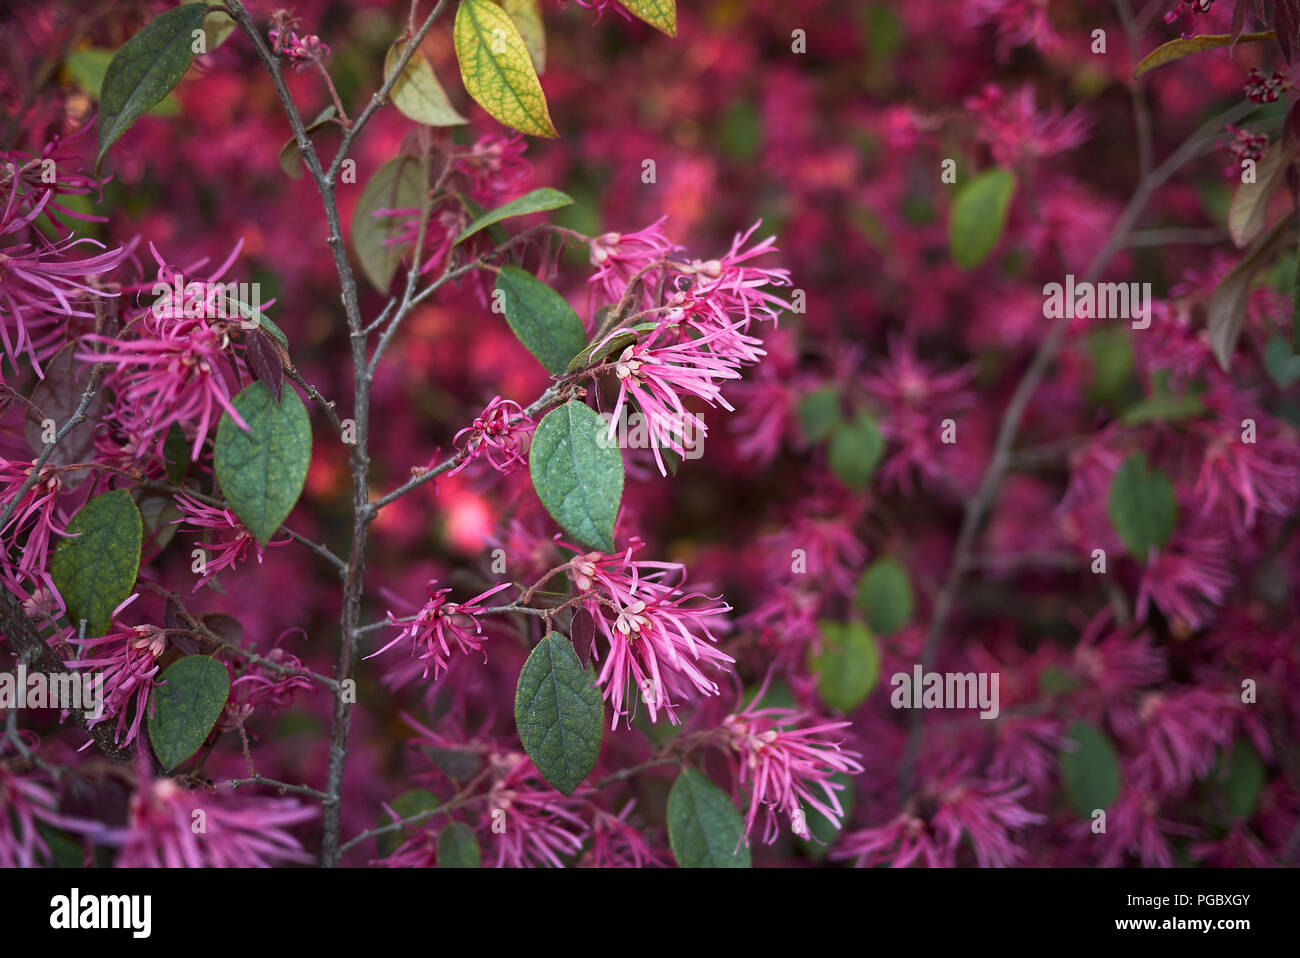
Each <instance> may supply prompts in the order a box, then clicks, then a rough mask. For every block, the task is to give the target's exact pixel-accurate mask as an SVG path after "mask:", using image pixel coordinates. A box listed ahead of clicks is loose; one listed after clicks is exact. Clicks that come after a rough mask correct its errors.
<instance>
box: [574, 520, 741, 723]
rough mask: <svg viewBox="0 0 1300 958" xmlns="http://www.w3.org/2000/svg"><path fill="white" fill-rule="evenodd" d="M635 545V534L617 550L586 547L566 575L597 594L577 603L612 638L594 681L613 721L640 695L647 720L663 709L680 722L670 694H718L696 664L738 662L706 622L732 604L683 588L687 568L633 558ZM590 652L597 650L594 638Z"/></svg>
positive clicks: (637, 545)
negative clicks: (622, 549)
mask: <svg viewBox="0 0 1300 958" xmlns="http://www.w3.org/2000/svg"><path fill="white" fill-rule="evenodd" d="M640 546H641V542H640V540H639V539H637V540H633V541H632V543H631V544H630V545H629V546H628V548H627V550H626V551H625V552H623V553H621V554H620V555H617V556H607V555H604V554H603V553H600V552H588V553H585V554H580V555H578V556H576V557H575V558H573V559H572V560H570V562H569V577H570V578H571V579H572V580H573V583H574V585H576V586H577V588H578V590H579V592H582V593H588V592H594V593H595V595H591V596H588V597H587V598H586V599H584V600H583V603H582V604H583V607H584V608H585V609H586V610H587V612H588V613H590V614H591V616H592V618H593V619H594V620H595V622H596V625H597V627H598V628H599V629H600V632H601V634H602V635H604V637H605V639H606V641H607V643H608V645H609V651H608V655H607V657H606V659H605V662H604V666H603V668H602V669H601V671H600V675H599V676H598V677H597V680H596V681H597V683H598V684H599V685H600V686H601V687H602V688H603V689H604V697H605V698H606V699H608V700H609V702H610V705H611V706H612V707H613V712H614V719H613V724H612V725H611V728H617V727H618V720H619V717H620V716H626V717H627V723H628V725H629V726H630V725H631V714H630V711H628V710H626V709H625V708H624V700H625V699H626V698H633V699H635V697H636V696H637V695H638V694H640V697H641V698H642V699H643V700H644V701H645V704H646V707H647V708H648V709H649V710H650V721H651V722H656V721H658V718H659V710H660V709H661V708H662V709H664V710H665V711H666V712H667V713H668V718H669V721H671V722H672V723H673V724H674V725H675V724H677V715H676V711H675V708H676V704H677V703H676V702H674V698H676V697H684V696H689V695H690V694H692V692H694V693H696V694H700V695H717V694H718V684H717V683H716V682H714V681H713V680H712V679H710V678H708V677H707V676H706V675H705V674H704V672H703V671H702V669H701V666H711V667H714V668H720V667H721V668H726V667H729V666H730V665H731V664H732V663H734V662H735V659H733V658H732V657H731V656H729V655H727V654H726V653H724V652H721V651H719V650H718V649H717V648H715V647H714V645H713V643H716V642H717V639H716V638H715V637H714V635H713V633H712V631H710V629H709V623H710V620H711V619H713V618H714V617H716V616H721V615H724V614H726V613H727V612H729V611H731V606H729V605H727V604H726V603H724V602H722V601H721V600H720V597H718V598H711V597H709V596H706V595H704V594H703V593H700V592H692V593H685V592H683V591H682V590H681V588H680V587H681V586H682V585H684V584H685V581H686V568H685V566H683V565H681V564H680V563H675V562H646V561H635V562H634V561H633V560H632V552H633V551H634V550H636V549H638V548H640ZM566 547H567V548H570V549H573V551H575V552H578V551H579V550H578V549H577V548H576V547H575V546H567V545H566ZM698 600H703V601H702V602H698ZM697 602H698V604H695V603H697ZM688 603H692V604H689V605H688ZM724 621H725V620H724ZM715 627H716V626H715ZM592 655H593V656H594V657H596V658H599V657H600V656H599V652H598V650H597V649H596V647H595V646H594V645H593V647H592Z"/></svg>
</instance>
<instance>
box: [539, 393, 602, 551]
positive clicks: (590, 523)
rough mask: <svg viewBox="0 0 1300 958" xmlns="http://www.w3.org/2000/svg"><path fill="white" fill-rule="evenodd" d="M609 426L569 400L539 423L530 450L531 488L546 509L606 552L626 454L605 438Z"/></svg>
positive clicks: (580, 537)
mask: <svg viewBox="0 0 1300 958" xmlns="http://www.w3.org/2000/svg"><path fill="white" fill-rule="evenodd" d="M608 428H609V427H608V425H607V424H606V422H605V421H604V420H603V419H601V418H600V416H598V415H596V413H595V412H594V411H593V410H591V409H590V408H588V407H587V406H585V405H583V404H582V403H581V402H579V401H577V400H576V399H575V400H571V401H570V402H567V403H565V404H564V405H563V406H560V407H559V408H558V409H552V410H551V411H550V412H549V413H547V414H546V417H545V418H544V419H543V420H542V421H541V422H540V423H538V425H537V429H536V431H535V432H534V433H533V444H532V449H531V451H530V452H529V454H528V469H529V472H530V473H531V475H532V479H533V488H534V489H535V490H536V491H537V498H538V499H540V500H541V502H542V505H544V506H545V507H546V511H547V512H549V513H550V514H551V516H552V518H554V519H555V521H556V522H558V523H559V524H560V526H561V527H562V528H563V529H564V531H565V532H568V533H569V534H570V535H572V536H574V537H575V538H577V539H578V540H579V541H580V542H582V543H584V544H585V545H588V546H591V547H593V548H596V549H600V550H601V551H602V552H613V551H614V521H615V520H616V519H617V518H618V506H619V500H620V499H622V497H623V454H622V453H621V452H620V451H619V449H618V447H617V446H616V445H613V444H611V443H609V442H607V441H606V439H605V434H606V431H607V430H608Z"/></svg>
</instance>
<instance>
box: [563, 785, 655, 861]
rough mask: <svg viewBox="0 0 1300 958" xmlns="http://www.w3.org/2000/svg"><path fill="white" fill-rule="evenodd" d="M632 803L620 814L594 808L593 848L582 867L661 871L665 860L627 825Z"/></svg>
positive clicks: (584, 857)
mask: <svg viewBox="0 0 1300 958" xmlns="http://www.w3.org/2000/svg"><path fill="white" fill-rule="evenodd" d="M634 804H635V802H633V801H629V802H628V803H627V804H626V805H624V806H623V810H622V811H621V812H619V813H618V814H617V815H612V814H610V813H609V812H606V811H602V810H601V809H599V808H597V809H594V812H595V819H594V821H593V822H592V827H591V847H590V848H589V849H588V850H587V853H586V854H585V855H583V856H582V861H581V862H580V864H582V865H585V866H589V867H591V868H661V867H663V866H664V864H665V862H664V860H663V858H662V857H661V856H660V855H659V854H658V853H656V852H655V850H654V849H653V848H651V847H650V844H649V842H647V841H646V840H645V836H644V835H642V834H641V832H640V831H639V830H638V829H636V828H634V827H633V826H632V825H631V824H629V823H628V816H629V815H631V813H632V806H633V805H634Z"/></svg>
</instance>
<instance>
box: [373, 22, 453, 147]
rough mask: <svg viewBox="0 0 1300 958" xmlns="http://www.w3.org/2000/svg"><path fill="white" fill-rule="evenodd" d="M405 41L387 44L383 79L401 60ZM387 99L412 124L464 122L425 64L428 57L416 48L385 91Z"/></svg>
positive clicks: (427, 63) (386, 77)
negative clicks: (389, 88)
mask: <svg viewBox="0 0 1300 958" xmlns="http://www.w3.org/2000/svg"><path fill="white" fill-rule="evenodd" d="M405 49H406V44H405V43H403V42H399V43H396V44H394V45H393V46H391V47H389V49H388V56H387V57H385V58H384V80H385V81H387V80H388V78H389V77H391V76H392V75H393V72H394V71H395V70H396V69H397V61H399V60H400V59H402V51H403V50H405ZM388 98H389V99H390V100H392V101H393V106H395V107H397V108H398V109H399V110H401V111H402V113H403V114H404V115H406V116H407V117H409V118H410V119H412V120H414V121H415V122H416V123H423V124H425V125H426V126H458V125H459V124H461V123H468V122H469V120H467V119H465V118H464V117H463V116H461V115H460V114H459V113H457V112H456V108H455V107H454V106H452V105H451V101H450V100H449V99H447V93H446V91H445V90H443V88H442V84H441V83H439V82H438V78H437V77H436V76H435V75H434V73H433V67H432V66H430V65H429V58H428V57H426V56H425V55H424V51H423V50H416V51H415V52H414V53H413V54H412V55H411V59H410V60H409V61H408V62H407V64H406V69H405V70H403V71H402V75H401V76H400V77H398V79H397V82H396V83H394V84H393V88H392V90H391V91H389V94H388Z"/></svg>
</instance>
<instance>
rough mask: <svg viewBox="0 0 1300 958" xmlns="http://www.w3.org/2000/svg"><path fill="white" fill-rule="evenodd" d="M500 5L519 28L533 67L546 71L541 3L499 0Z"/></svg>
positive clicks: (527, 0)
mask: <svg viewBox="0 0 1300 958" xmlns="http://www.w3.org/2000/svg"><path fill="white" fill-rule="evenodd" d="M501 6H502V8H504V9H505V11H506V13H508V14H510V19H511V20H513V21H514V22H515V26H517V27H518V28H519V35H520V36H521V37H523V38H524V46H526V47H527V48H528V55H529V56H530V57H532V60H533V68H534V69H535V70H536V71H537V72H538V73H545V72H546V28H545V27H544V26H543V25H542V5H541V3H539V2H538V0H501Z"/></svg>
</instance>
